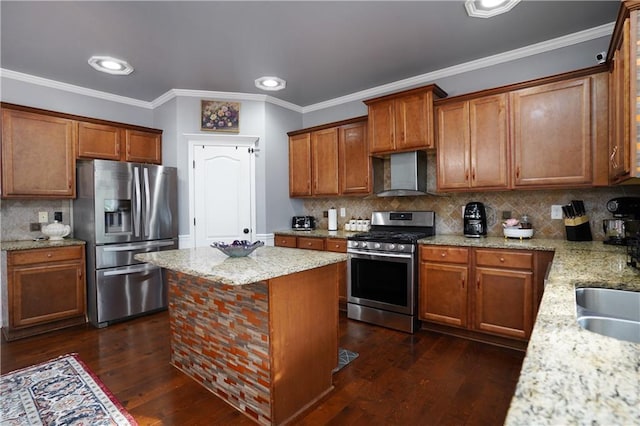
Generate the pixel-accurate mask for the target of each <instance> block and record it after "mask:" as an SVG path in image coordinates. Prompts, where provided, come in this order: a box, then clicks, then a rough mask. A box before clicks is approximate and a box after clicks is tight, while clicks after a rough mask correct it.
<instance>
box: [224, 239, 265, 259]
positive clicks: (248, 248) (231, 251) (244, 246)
mask: <svg viewBox="0 0 640 426" xmlns="http://www.w3.org/2000/svg"><path fill="white" fill-rule="evenodd" d="M263 245H264V243H263V242H262V241H256V242H255V243H252V242H251V241H247V240H241V241H238V240H235V241H234V242H232V243H231V244H227V243H211V247H214V248H217V249H218V250H220V251H221V252H223V253H224V254H226V255H227V256H229V257H244V256H247V255H249V254H250V253H251V252H252V251H254V250H255V249H257V248H258V247H262V246H263Z"/></svg>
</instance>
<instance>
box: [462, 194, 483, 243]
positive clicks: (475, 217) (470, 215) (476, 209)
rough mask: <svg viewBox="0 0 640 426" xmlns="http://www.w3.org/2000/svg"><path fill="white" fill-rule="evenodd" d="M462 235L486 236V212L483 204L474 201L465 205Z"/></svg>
mask: <svg viewBox="0 0 640 426" xmlns="http://www.w3.org/2000/svg"><path fill="white" fill-rule="evenodd" d="M464 236H465V237H470V238H480V237H486V236H487V212H486V210H485V208H484V204H482V203H480V202H477V201H474V202H471V203H467V205H466V206H465V208H464Z"/></svg>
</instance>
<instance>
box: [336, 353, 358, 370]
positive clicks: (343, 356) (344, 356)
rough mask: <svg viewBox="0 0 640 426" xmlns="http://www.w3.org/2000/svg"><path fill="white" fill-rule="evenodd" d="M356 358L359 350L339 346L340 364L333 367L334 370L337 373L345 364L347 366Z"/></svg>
mask: <svg viewBox="0 0 640 426" xmlns="http://www.w3.org/2000/svg"><path fill="white" fill-rule="evenodd" d="M356 358H358V353H357V352H353V351H350V350H348V349H344V348H338V366H337V367H336V368H334V369H333V372H334V373H335V372H338V371H340V370H341V369H342V368H343V367H344V366H346V365H347V364H349V363H350V362H351V361H353V360H354V359H356Z"/></svg>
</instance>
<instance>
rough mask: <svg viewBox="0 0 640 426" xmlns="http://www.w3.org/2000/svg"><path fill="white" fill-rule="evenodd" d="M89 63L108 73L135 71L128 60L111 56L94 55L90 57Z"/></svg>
mask: <svg viewBox="0 0 640 426" xmlns="http://www.w3.org/2000/svg"><path fill="white" fill-rule="evenodd" d="M89 65H91V66H92V67H93V68H94V69H96V70H98V71H101V72H106V73H107V74H114V75H129V74H131V73H132V72H133V67H132V66H131V65H129V63H128V62H127V61H123V60H122V59H118V58H112V57H110V56H92V57H90V58H89Z"/></svg>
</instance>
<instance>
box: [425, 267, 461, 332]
mask: <svg viewBox="0 0 640 426" xmlns="http://www.w3.org/2000/svg"><path fill="white" fill-rule="evenodd" d="M468 277H469V268H468V267H467V266H466V265H453V264H445V263H432V262H421V263H420V300H419V311H420V319H421V320H425V321H433V322H437V323H441V324H447V325H455V326H458V327H466V326H467V284H468Z"/></svg>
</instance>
